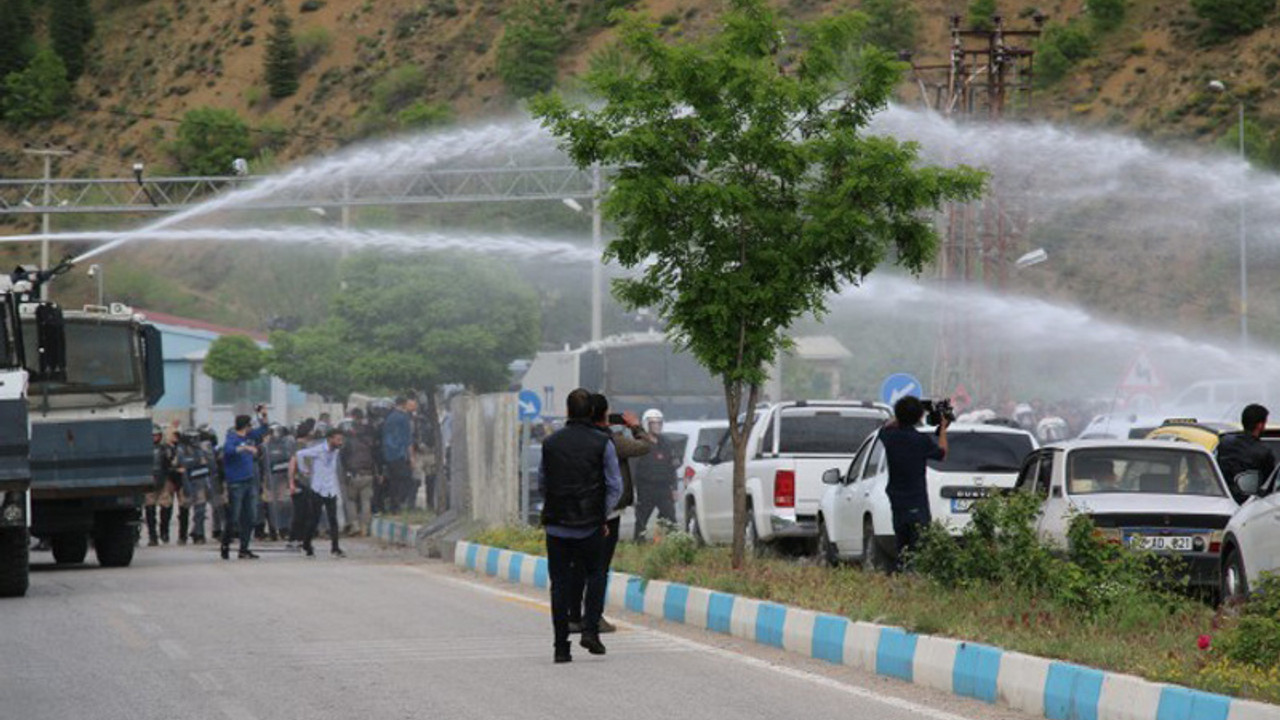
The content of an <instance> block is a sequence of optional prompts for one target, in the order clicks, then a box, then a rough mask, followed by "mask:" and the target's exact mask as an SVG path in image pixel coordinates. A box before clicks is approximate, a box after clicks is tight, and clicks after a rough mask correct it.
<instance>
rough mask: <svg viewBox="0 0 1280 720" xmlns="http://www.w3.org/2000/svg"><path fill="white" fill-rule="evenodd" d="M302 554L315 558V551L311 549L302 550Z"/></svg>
mask: <svg viewBox="0 0 1280 720" xmlns="http://www.w3.org/2000/svg"><path fill="white" fill-rule="evenodd" d="M302 552H304V553H306V554H307V557H315V556H316V551H315V550H313V549H311V548H302Z"/></svg>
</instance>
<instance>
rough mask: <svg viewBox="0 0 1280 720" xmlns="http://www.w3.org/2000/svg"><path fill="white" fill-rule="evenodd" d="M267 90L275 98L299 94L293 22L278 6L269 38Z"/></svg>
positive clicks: (273, 14)
mask: <svg viewBox="0 0 1280 720" xmlns="http://www.w3.org/2000/svg"><path fill="white" fill-rule="evenodd" d="M265 61H266V74H267V89H268V90H269V91H270V93H271V97H273V98H277V99H279V98H285V97H289V96H290V95H292V94H294V93H296V92H298V74H299V69H298V68H299V63H298V44H297V42H296V41H295V40H294V38H293V22H292V21H291V20H289V16H288V15H287V14H286V13H285V11H284V6H283V5H276V10H275V12H274V13H272V15H271V33H270V34H269V35H268V36H267V54H266V57H265Z"/></svg>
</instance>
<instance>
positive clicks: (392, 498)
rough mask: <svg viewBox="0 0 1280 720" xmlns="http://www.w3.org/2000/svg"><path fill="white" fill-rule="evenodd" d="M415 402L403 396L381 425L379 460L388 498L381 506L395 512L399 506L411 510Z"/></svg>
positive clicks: (392, 512)
mask: <svg viewBox="0 0 1280 720" xmlns="http://www.w3.org/2000/svg"><path fill="white" fill-rule="evenodd" d="M416 409H417V403H416V402H414V401H413V400H412V399H411V398H408V397H405V396H403V395H401V396H399V397H397V398H396V406H395V409H394V410H392V411H391V413H390V414H389V415H387V419H386V421H385V422H383V424H382V461H383V463H384V465H385V467H386V469H387V480H386V483H387V495H386V498H387V501H388V505H387V507H386V508H384V509H385V510H386V511H387V512H389V513H391V514H393V515H394V514H395V513H398V512H400V508H401V507H404V508H405V509H406V510H412V509H413V497H414V494H415V493H414V489H415V488H413V487H412V486H413V421H412V420H411V419H410V416H411V415H412V414H413V411H414V410H416Z"/></svg>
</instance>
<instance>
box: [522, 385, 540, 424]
mask: <svg viewBox="0 0 1280 720" xmlns="http://www.w3.org/2000/svg"><path fill="white" fill-rule="evenodd" d="M516 404H518V405H519V406H520V419H521V420H537V419H538V416H540V415H542V398H540V397H538V393H536V392H534V391H532V390H521V391H520V396H519V397H517V398H516Z"/></svg>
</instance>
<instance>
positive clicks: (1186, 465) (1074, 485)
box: [1067, 446, 1226, 497]
mask: <svg viewBox="0 0 1280 720" xmlns="http://www.w3.org/2000/svg"><path fill="white" fill-rule="evenodd" d="M1067 478H1068V486H1067V491H1068V492H1070V493H1071V494H1072V495H1100V494H1119V493H1131V494H1141V495H1203V496H1208V497H1225V496H1226V491H1225V490H1224V489H1223V487H1222V483H1221V481H1220V480H1219V478H1218V474H1217V470H1216V468H1215V467H1214V465H1213V461H1212V460H1211V459H1210V458H1209V456H1208V455H1205V454H1203V453H1199V452H1192V451H1190V450H1183V449H1181V448H1178V447H1175V446H1171V447H1169V448H1167V449H1166V448H1096V449H1086V450H1077V451H1075V452H1073V453H1071V457H1070V458H1069V462H1068V466H1067Z"/></svg>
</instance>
